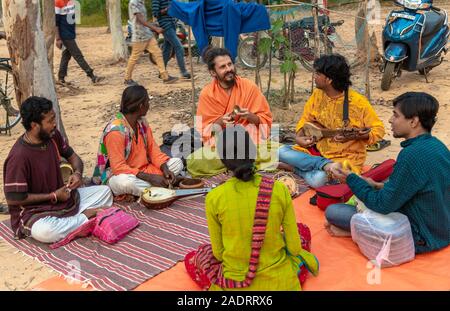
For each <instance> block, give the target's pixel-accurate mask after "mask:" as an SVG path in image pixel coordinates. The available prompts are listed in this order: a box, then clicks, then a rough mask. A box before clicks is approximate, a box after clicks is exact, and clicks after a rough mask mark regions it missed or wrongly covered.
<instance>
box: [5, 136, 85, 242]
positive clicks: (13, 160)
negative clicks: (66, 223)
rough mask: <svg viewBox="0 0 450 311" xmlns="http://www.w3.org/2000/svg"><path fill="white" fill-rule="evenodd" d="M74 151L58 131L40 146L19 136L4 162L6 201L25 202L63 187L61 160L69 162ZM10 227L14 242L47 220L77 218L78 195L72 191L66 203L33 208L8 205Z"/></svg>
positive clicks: (45, 203)
mask: <svg viewBox="0 0 450 311" xmlns="http://www.w3.org/2000/svg"><path fill="white" fill-rule="evenodd" d="M72 154H73V149H72V148H71V147H70V146H69V145H68V144H67V143H66V142H65V140H64V139H63V137H62V136H61V134H60V133H59V131H56V133H55V135H54V136H53V138H52V139H51V140H50V141H48V142H46V143H42V144H39V145H30V144H28V143H27V142H25V141H24V139H23V136H21V137H20V138H19V139H18V140H17V141H16V143H15V144H14V146H13V147H12V149H11V151H10V152H9V155H8V157H7V158H6V160H5V164H4V166H3V185H4V191H5V197H6V198H7V199H8V200H13V201H21V200H25V199H26V198H27V196H28V193H32V194H48V193H51V192H53V191H56V190H57V189H59V188H61V187H62V186H63V185H64V182H63V178H62V175H61V170H60V167H59V162H60V156H59V155H61V156H63V157H65V158H69V157H70V156H71V155H72ZM8 207H9V211H10V214H11V227H12V230H13V232H14V234H15V236H16V238H24V237H26V236H29V235H30V231H31V226H32V225H33V224H34V222H36V221H37V220H38V219H40V218H43V217H46V216H58V217H68V216H73V215H76V213H77V211H78V207H79V194H78V191H72V192H71V197H70V199H69V200H67V201H66V202H58V203H57V204H51V203H50V201H48V202H42V203H39V204H36V205H26V206H18V205H9V206H8Z"/></svg>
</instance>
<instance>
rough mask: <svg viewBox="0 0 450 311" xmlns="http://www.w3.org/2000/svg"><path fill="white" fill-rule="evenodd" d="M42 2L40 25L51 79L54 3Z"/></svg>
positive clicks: (54, 26)
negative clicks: (41, 25)
mask: <svg viewBox="0 0 450 311" xmlns="http://www.w3.org/2000/svg"><path fill="white" fill-rule="evenodd" d="M41 1H42V23H43V30H44V38H45V46H46V47H47V59H48V64H49V65H50V72H51V73H52V77H53V55H54V46H55V35H56V34H55V31H56V23H55V1H54V0H41Z"/></svg>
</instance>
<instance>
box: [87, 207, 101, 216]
mask: <svg viewBox="0 0 450 311" xmlns="http://www.w3.org/2000/svg"><path fill="white" fill-rule="evenodd" d="M102 209H104V208H103V207H97V208H90V209H87V210H85V211H84V212H83V214H84V215H85V216H86V217H87V218H88V219H90V218H92V217H95V216H97V213H98V212H100V211H101V210H102Z"/></svg>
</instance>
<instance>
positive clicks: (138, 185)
mask: <svg viewBox="0 0 450 311" xmlns="http://www.w3.org/2000/svg"><path fill="white" fill-rule="evenodd" d="M167 167H168V168H169V170H170V171H171V172H172V173H174V174H175V176H177V175H179V174H180V173H181V171H182V170H183V161H181V159H178V158H171V159H170V160H169V161H167ZM108 185H109V186H110V187H111V190H112V192H113V193H114V195H121V194H132V195H134V196H137V197H139V196H141V193H142V191H143V190H144V189H145V188H148V187H150V186H151V185H150V184H149V183H148V182H146V181H144V180H142V179H139V178H137V177H136V176H135V175H133V174H120V175H115V176H112V177H110V178H109V181H108Z"/></svg>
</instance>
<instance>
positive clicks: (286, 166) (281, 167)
mask: <svg viewBox="0 0 450 311" xmlns="http://www.w3.org/2000/svg"><path fill="white" fill-rule="evenodd" d="M277 169H279V170H284V171H288V172H293V171H294V167H293V166H292V165H289V164H287V163H283V162H278V165H277Z"/></svg>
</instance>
